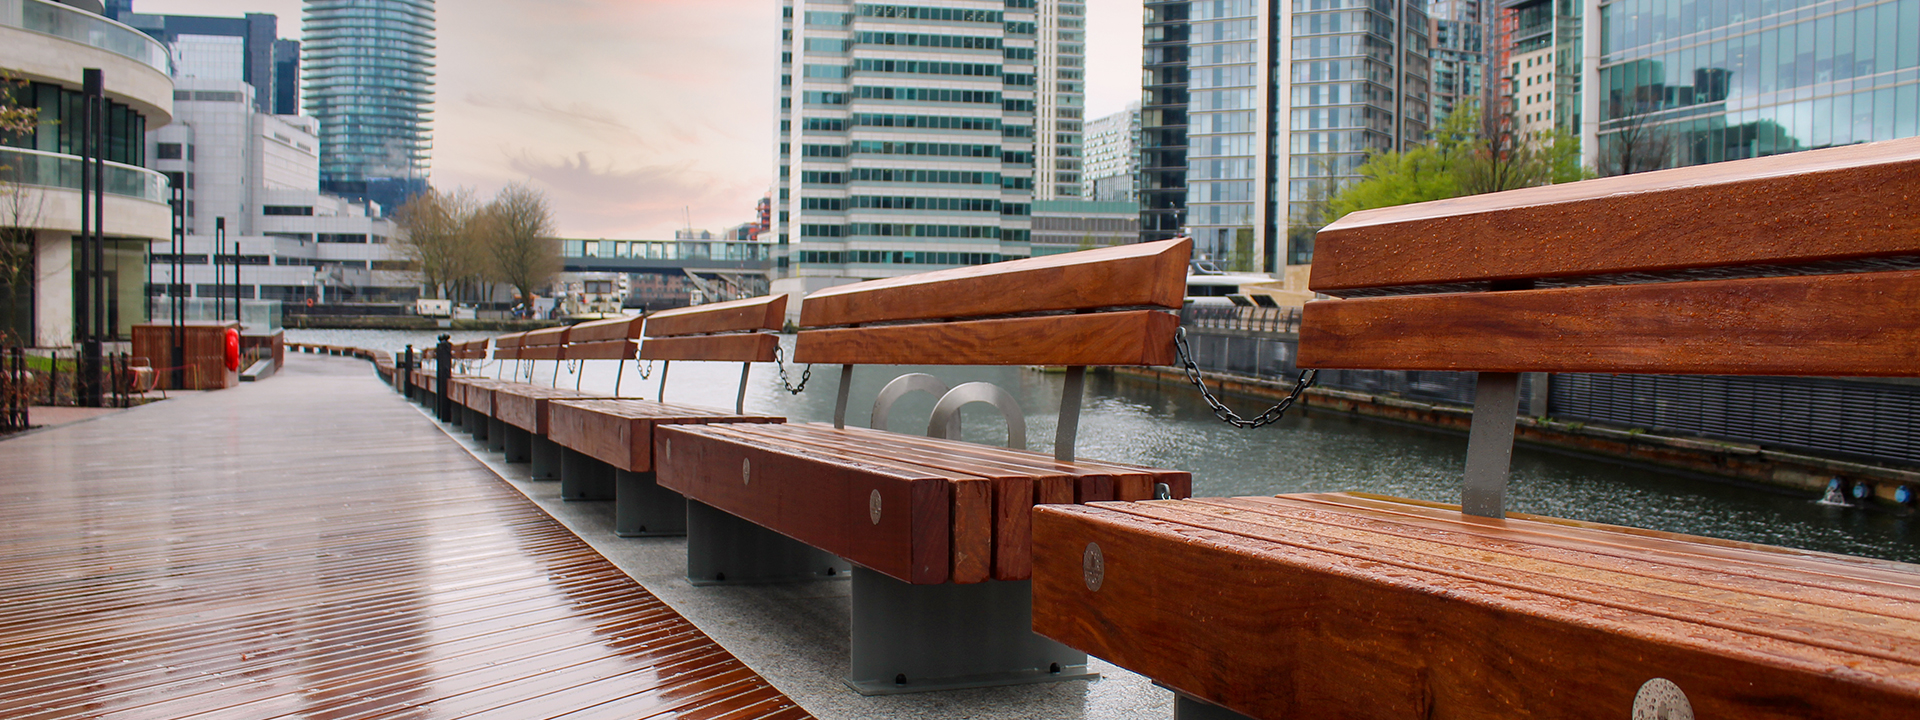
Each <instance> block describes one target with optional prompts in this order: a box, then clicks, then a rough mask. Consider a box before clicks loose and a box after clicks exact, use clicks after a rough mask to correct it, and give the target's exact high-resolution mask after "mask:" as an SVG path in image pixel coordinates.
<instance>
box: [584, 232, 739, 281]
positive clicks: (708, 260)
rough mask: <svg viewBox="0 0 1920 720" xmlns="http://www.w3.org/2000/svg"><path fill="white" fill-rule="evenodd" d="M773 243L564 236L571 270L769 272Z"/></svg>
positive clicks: (674, 272) (618, 271) (737, 273)
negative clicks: (568, 237) (566, 238)
mask: <svg viewBox="0 0 1920 720" xmlns="http://www.w3.org/2000/svg"><path fill="white" fill-rule="evenodd" d="M772 251H773V244H772V243H765V242H749V241H744V240H562V241H561V243H560V262H561V265H562V269H564V270H565V271H567V272H617V273H642V272H644V273H673V274H678V273H680V272H682V271H692V272H696V273H727V274H736V275H761V276H765V275H766V274H767V273H768V272H769V271H771V270H772V269H773V252H772Z"/></svg>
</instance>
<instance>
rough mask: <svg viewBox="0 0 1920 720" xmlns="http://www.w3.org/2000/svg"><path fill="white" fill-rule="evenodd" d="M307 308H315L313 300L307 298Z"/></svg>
mask: <svg viewBox="0 0 1920 720" xmlns="http://www.w3.org/2000/svg"><path fill="white" fill-rule="evenodd" d="M307 307H313V298H307Z"/></svg>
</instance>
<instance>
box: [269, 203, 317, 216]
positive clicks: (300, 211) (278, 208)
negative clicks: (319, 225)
mask: <svg viewBox="0 0 1920 720" xmlns="http://www.w3.org/2000/svg"><path fill="white" fill-rule="evenodd" d="M260 213H261V214H262V215H312V214H313V206H311V205H267V206H264V207H262V208H260Z"/></svg>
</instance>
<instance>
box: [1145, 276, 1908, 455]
mask: <svg viewBox="0 0 1920 720" xmlns="http://www.w3.org/2000/svg"><path fill="white" fill-rule="evenodd" d="M1289 313H1291V314H1289ZM1289 318H1290V319H1289ZM1298 318H1299V316H1298V311H1288V310H1287V309H1284V308H1280V309H1276V308H1247V307H1208V308H1202V309H1199V310H1198V311H1197V312H1196V309H1195V307H1193V306H1189V307H1188V308H1187V309H1186V310H1185V311H1183V312H1182V314H1181V320H1182V324H1184V325H1186V327H1187V334H1188V336H1187V341H1188V344H1189V346H1190V347H1191V348H1192V350H1193V358H1194V362H1195V363H1196V364H1198V365H1199V366H1200V368H1201V369H1203V370H1210V371H1214V372H1226V373H1233V374H1236V375H1248V376H1254V377H1261V378H1267V379H1272V380H1276V381H1282V382H1291V381H1292V379H1293V377H1294V375H1295V374H1296V372H1297V370H1296V369H1295V367H1294V358H1295V356H1296V351H1297V350H1298V347H1299V340H1298V338H1297V336H1296V335H1295V332H1297V330H1298V327H1299V325H1298V322H1299V320H1298ZM1289 322H1291V323H1292V324H1291V325H1289V324H1288V323H1289ZM1263 327H1279V328H1287V329H1284V330H1278V331H1270V330H1262V329H1260V328H1263ZM1318 382H1319V385H1320V386H1321V387H1326V388H1334V389H1339V390H1349V391H1353V392H1362V393H1367V394H1370V395H1384V396H1393V397H1400V398H1405V399H1409V400H1418V401H1422V402H1432V403H1447V404H1454V405H1472V404H1473V391H1474V377H1473V375H1472V374H1471V373H1451V372H1417V371H1399V370H1323V371H1321V372H1320V375H1319V381H1318ZM1547 385H1548V391H1547V393H1546V396H1547V397H1546V398H1545V399H1546V401H1547V402H1546V403H1545V406H1544V407H1539V406H1536V405H1535V403H1534V397H1533V383H1530V382H1522V383H1520V407H1521V409H1522V411H1523V412H1527V413H1528V414H1536V415H1547V416H1550V417H1552V418H1554V419H1556V420H1574V421H1580V422H1594V423H1604V424H1608V425H1618V426H1623V427H1631V428H1645V429H1647V430H1650V431H1654V432H1659V433H1663V434H1674V435H1693V436H1700V437H1708V438H1716V439H1721V440H1728V441H1734V442H1744V443H1755V444H1760V445H1766V446H1769V447H1776V448H1782V449H1791V450H1799V451H1807V452H1814V453H1820V454H1824V455H1834V456H1843V457H1848V458H1853V459H1860V460H1868V461H1881V462H1896V463H1903V464H1914V463H1920V384H1903V383H1899V382H1889V381H1879V380H1851V379H1831V378H1799V377H1729V376H1718V375H1587V374H1554V375H1552V376H1550V377H1549V378H1548V382H1547Z"/></svg>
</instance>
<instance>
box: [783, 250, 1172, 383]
mask: <svg viewBox="0 0 1920 720" xmlns="http://www.w3.org/2000/svg"><path fill="white" fill-rule="evenodd" d="M1191 252H1192V241H1190V240H1187V239H1185V238H1181V239H1175V240H1165V241H1160V242H1153V243H1142V244H1138V245H1122V246H1118V247H1111V248H1102V249H1098V250H1086V251H1081V252H1074V253H1063V254H1060V255H1049V256H1045V257H1036V258H1029V259H1025V260H1013V261H1008V262H1001V263H994V264H991V265H979V266H974V267H965V268H955V269H952V270H939V271H934V272H927V273H919V274H916V275H907V276H903V277H897V278H889V279H884V280H870V281H867V282H862V283H855V284H852V285H842V286H839V287H833V288H828V289H826V290H821V291H819V292H816V293H814V294H812V295H809V296H808V297H807V299H806V301H805V302H803V303H801V306H800V327H801V330H800V336H799V339H798V344H797V345H796V346H795V349H794V360H795V361H798V362H807V363H843V364H886V365H1067V366H1081V365H1171V364H1173V362H1174V350H1173V336H1174V332H1175V331H1176V330H1177V329H1178V328H1179V325H1180V320H1179V317H1178V316H1177V315H1175V314H1173V313H1171V312H1167V311H1168V310H1178V309H1179V308H1180V306H1181V303H1182V301H1183V299H1184V297H1185V294H1186V273H1187V261H1188V259H1189V256H1190V254H1191Z"/></svg>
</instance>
